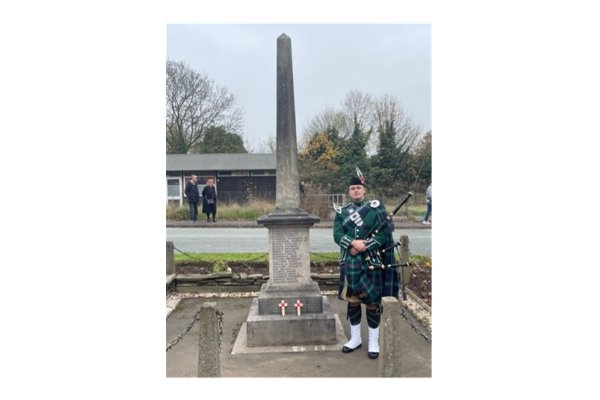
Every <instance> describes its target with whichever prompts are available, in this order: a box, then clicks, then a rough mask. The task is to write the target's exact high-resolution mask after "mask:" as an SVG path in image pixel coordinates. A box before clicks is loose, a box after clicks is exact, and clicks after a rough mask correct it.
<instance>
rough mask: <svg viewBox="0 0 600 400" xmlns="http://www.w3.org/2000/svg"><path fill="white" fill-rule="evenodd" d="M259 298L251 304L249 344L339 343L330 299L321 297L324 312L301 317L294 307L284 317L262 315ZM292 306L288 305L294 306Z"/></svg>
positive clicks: (248, 320)
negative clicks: (260, 313)
mask: <svg viewBox="0 0 600 400" xmlns="http://www.w3.org/2000/svg"><path fill="white" fill-rule="evenodd" d="M258 303H259V299H254V300H253V301H252V306H251V307H250V313H249V314H248V319H247V321H246V329H247V332H246V333H247V345H248V346H249V347H259V346H291V345H328V344H335V343H337V337H336V324H335V316H334V314H332V312H331V307H330V305H329V300H328V299H327V297H326V296H322V298H321V303H322V304H321V308H322V310H323V312H321V313H304V312H303V313H302V314H301V315H300V316H298V315H296V312H295V310H294V309H293V308H291V307H290V308H291V310H294V311H291V312H289V313H288V312H286V315H285V316H282V315H281V314H279V315H273V314H268V315H259V312H258V307H259V305H258ZM291 304H293V303H289V302H288V305H291Z"/></svg>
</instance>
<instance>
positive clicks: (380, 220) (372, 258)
mask: <svg viewBox="0 0 600 400" xmlns="http://www.w3.org/2000/svg"><path fill="white" fill-rule="evenodd" d="M393 230H394V227H393V225H392V223H391V220H390V219H389V218H388V214H387V211H386V209H385V207H384V205H383V203H381V202H380V201H379V200H370V201H369V200H367V199H365V200H363V201H362V202H360V203H354V202H350V203H348V204H346V205H344V206H342V207H340V208H336V215H335V220H334V223H333V240H334V241H335V243H337V244H338V245H339V246H340V262H349V261H358V260H357V258H360V259H362V258H364V259H365V260H366V261H367V263H368V264H369V265H370V266H374V267H377V266H381V264H382V263H386V264H387V263H393V249H390V251H387V252H385V253H388V254H389V256H388V254H385V253H382V252H381V250H382V249H385V248H388V247H390V246H391V245H393V241H394V239H393V236H392V231H393ZM354 239H364V240H366V241H367V242H366V246H367V251H365V252H364V253H359V254H357V255H356V256H353V255H352V254H350V251H349V249H350V247H351V246H350V244H351V243H352V241H353V240H354Z"/></svg>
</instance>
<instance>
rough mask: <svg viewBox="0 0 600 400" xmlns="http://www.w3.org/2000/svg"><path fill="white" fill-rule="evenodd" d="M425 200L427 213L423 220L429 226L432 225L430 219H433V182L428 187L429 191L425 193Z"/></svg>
mask: <svg viewBox="0 0 600 400" xmlns="http://www.w3.org/2000/svg"><path fill="white" fill-rule="evenodd" d="M425 198H426V199H427V212H426V213H425V217H424V218H423V223H424V224H425V225H429V224H431V222H429V217H431V182H429V187H427V190H426V191H425Z"/></svg>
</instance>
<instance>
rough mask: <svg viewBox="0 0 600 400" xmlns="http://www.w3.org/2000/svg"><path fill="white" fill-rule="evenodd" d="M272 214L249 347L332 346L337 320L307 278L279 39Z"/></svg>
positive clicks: (305, 232) (286, 49) (287, 79)
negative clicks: (264, 279)
mask: <svg viewBox="0 0 600 400" xmlns="http://www.w3.org/2000/svg"><path fill="white" fill-rule="evenodd" d="M276 186H277V188H276V200H275V204H276V207H275V210H274V211H273V212H272V213H270V214H269V215H266V216H262V217H260V218H259V219H258V223H259V224H261V225H264V226H265V227H266V228H267V229H268V231H269V235H268V236H269V281H268V282H267V283H265V284H263V285H262V287H261V290H260V294H259V297H258V298H257V299H254V300H253V302H252V306H251V307H250V313H249V314H248V319H247V321H246V329H247V331H246V333H247V346H249V347H259V346H288V345H291V346H294V345H311V344H314V345H327V344H334V343H336V342H337V341H336V322H335V321H336V316H334V314H332V312H331V309H330V305H329V302H328V300H327V297H325V296H323V295H322V293H321V291H320V289H319V285H318V284H317V283H316V282H314V281H313V280H312V278H311V276H310V241H309V231H310V227H311V226H312V225H313V224H315V223H317V222H319V221H320V219H319V217H317V216H315V215H311V214H308V213H307V212H306V211H304V210H302V209H300V190H299V179H298V149H297V143H296V112H295V106H294V80H293V74H292V44H291V40H290V38H289V37H288V36H287V35H285V34H282V35H281V36H279V38H277V181H276Z"/></svg>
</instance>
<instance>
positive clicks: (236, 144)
mask: <svg viewBox="0 0 600 400" xmlns="http://www.w3.org/2000/svg"><path fill="white" fill-rule="evenodd" d="M194 152H197V153H205V154H207V153H248V151H247V150H246V148H245V147H244V140H243V139H242V137H241V136H240V135H238V134H237V133H232V132H227V131H226V130H225V128H223V127H210V128H208V129H206V132H205V133H204V136H203V137H202V140H201V141H200V144H199V145H198V146H196V147H194Z"/></svg>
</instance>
